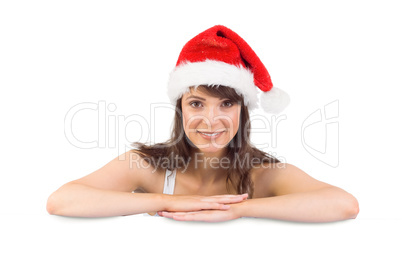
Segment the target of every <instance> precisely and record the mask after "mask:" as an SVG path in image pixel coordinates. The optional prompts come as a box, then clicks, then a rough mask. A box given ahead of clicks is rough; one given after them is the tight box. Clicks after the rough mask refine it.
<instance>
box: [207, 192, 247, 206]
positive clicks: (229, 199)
mask: <svg viewBox="0 0 402 268" xmlns="http://www.w3.org/2000/svg"><path fill="white" fill-rule="evenodd" d="M247 197H248V195H247V194H245V195H237V196H233V197H227V196H222V197H215V198H214V197H210V198H205V199H203V200H202V201H207V202H217V203H224V204H230V203H239V202H241V201H243V200H245V199H247Z"/></svg>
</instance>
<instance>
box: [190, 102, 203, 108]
mask: <svg viewBox="0 0 402 268" xmlns="http://www.w3.org/2000/svg"><path fill="white" fill-rule="evenodd" d="M200 105H201V102H199V101H192V102H190V106H191V107H194V108H198V107H200Z"/></svg>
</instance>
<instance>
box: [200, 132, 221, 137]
mask: <svg viewBox="0 0 402 268" xmlns="http://www.w3.org/2000/svg"><path fill="white" fill-rule="evenodd" d="M201 133H202V134H204V135H206V136H210V137H212V136H216V135H218V134H219V133H220V132H218V133H213V134H208V133H204V132H201Z"/></svg>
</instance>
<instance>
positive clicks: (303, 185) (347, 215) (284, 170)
mask: <svg viewBox="0 0 402 268" xmlns="http://www.w3.org/2000/svg"><path fill="white" fill-rule="evenodd" d="M259 175H260V178H257V180H258V182H259V185H260V187H264V188H265V189H270V191H271V193H273V196H271V197H264V198H256V199H249V200H245V201H243V202H242V203H239V204H235V205H232V206H233V207H234V208H235V211H236V213H237V215H238V216H239V217H258V218H272V219H280V220H289V221H303V222H329V221H338V220H345V219H351V218H356V216H357V214H358V213H359V204H358V202H357V200H356V198H354V197H353V196H352V195H351V194H349V193H347V192H346V191H344V190H342V189H340V188H338V187H335V186H332V185H329V184H327V183H324V182H320V181H317V180H315V179H313V178H312V177H310V176H309V175H307V174H306V173H304V172H303V171H301V170H300V169H298V168H297V167H295V166H292V165H289V164H287V165H285V166H284V167H280V168H278V167H277V166H276V167H275V166H271V168H268V169H267V170H265V171H262V172H261V173H260V174H259Z"/></svg>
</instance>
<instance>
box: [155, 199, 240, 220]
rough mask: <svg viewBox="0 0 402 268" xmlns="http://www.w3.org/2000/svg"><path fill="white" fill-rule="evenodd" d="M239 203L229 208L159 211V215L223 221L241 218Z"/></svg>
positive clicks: (172, 217) (175, 218) (171, 217)
mask: <svg viewBox="0 0 402 268" xmlns="http://www.w3.org/2000/svg"><path fill="white" fill-rule="evenodd" d="M239 204H240V203H238V204H232V205H231V206H230V208H229V209H227V210H201V211H190V212H168V211H158V215H159V216H162V217H166V218H170V219H174V220H177V221H205V222H221V221H229V220H234V219H238V218H240V215H239V214H238V213H237V207H238V205H239Z"/></svg>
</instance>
